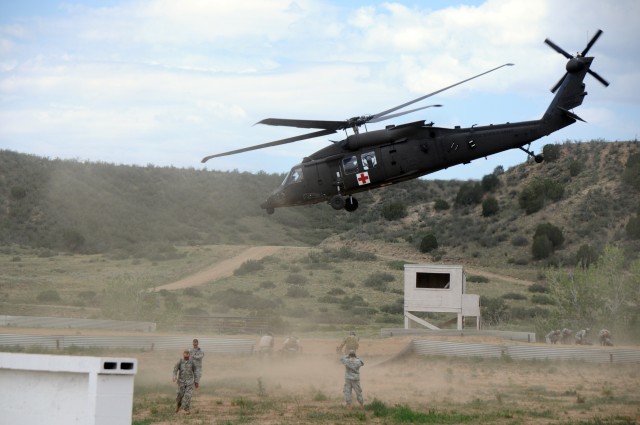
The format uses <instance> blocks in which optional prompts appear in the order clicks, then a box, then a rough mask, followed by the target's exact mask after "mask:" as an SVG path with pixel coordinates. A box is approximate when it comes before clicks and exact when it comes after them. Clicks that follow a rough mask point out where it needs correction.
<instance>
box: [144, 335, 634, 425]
mask: <svg viewBox="0 0 640 425" xmlns="http://www.w3.org/2000/svg"><path fill="white" fill-rule="evenodd" d="M450 339H452V338H450ZM410 341H411V338H410V337H398V338H385V339H375V340H366V341H361V345H360V349H359V350H358V351H359V352H358V355H359V357H361V358H362V360H363V361H364V362H365V366H364V367H363V368H362V369H361V384H362V388H363V392H364V396H365V404H366V405H367V404H369V405H370V404H371V403H372V401H374V400H376V401H379V402H382V403H384V404H385V405H386V406H388V407H393V406H398V405H402V406H408V407H410V408H411V409H413V410H414V411H416V412H423V413H428V412H464V413H465V414H473V415H480V416H479V417H478V419H477V420H473V421H471V422H468V421H465V423H505V424H507V423H508V424H514V423H526V424H531V423H532V424H557V423H567V424H568V423H576V421H587V422H585V423H591V422H588V421H592V420H593V419H594V418H613V417H615V418H623V419H621V421H620V422H602V423H616V424H617V423H638V422H639V421H640V367H639V366H638V365H636V364H631V365H629V364H627V365H621V364H606V365H598V364H587V363H583V362H580V363H570V362H523V361H507V360H486V359H485V360H482V359H461V358H443V357H438V358H427V357H420V356H415V355H413V354H409V355H404V356H396V355H397V354H398V353H400V352H401V351H402V350H403V349H404V348H405V347H407V345H408V344H409V343H410ZM465 341H466V342H470V340H469V339H468V338H467V339H465ZM277 342H280V343H281V342H282V341H277ZM302 342H303V347H304V351H303V353H302V354H301V355H299V356H298V357H296V358H293V359H283V358H282V357H280V356H278V355H275V356H274V357H273V358H271V359H260V358H257V357H251V356H229V355H211V354H209V355H205V361H204V364H203V370H204V373H203V378H202V381H201V387H200V389H198V390H197V391H196V395H195V398H194V401H193V404H192V409H191V410H192V413H191V415H189V416H186V415H184V414H182V413H180V414H175V412H174V411H173V408H174V407H175V404H174V400H173V397H174V394H175V393H174V391H175V388H174V387H173V386H172V385H173V384H171V382H170V375H171V369H172V367H173V364H174V363H175V361H177V360H178V357H179V353H168V352H162V353H142V354H141V355H139V356H136V357H137V358H138V367H139V370H138V375H137V376H136V397H135V399H136V401H135V404H136V405H137V406H138V408H137V409H134V419H136V420H138V421H145V422H140V423H145V424H177V423H197V424H238V423H256V424H301V423H309V424H324V423H361V422H362V421H363V420H364V421H366V422H367V423H393V421H391V422H390V421H389V420H388V418H386V420H385V418H379V417H375V416H374V414H373V413H372V412H371V411H368V410H367V409H365V410H358V409H354V411H351V412H350V411H348V410H346V409H345V408H344V400H343V397H342V385H343V382H344V379H343V377H344V375H343V374H344V367H343V366H342V365H341V364H340V363H339V356H338V355H337V354H336V353H335V347H336V345H337V344H338V343H339V341H336V340H327V339H308V340H306V339H303V340H302ZM483 342H489V341H486V340H484V341H483ZM491 342H495V341H491ZM394 356H396V358H394ZM572 421H573V422H572ZM423 423H425V422H423ZM426 423H458V422H438V421H435V422H426ZM578 423H579V422H578ZM598 423H600V422H598Z"/></svg>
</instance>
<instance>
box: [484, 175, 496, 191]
mask: <svg viewBox="0 0 640 425" xmlns="http://www.w3.org/2000/svg"><path fill="white" fill-rule="evenodd" d="M481 184H482V190H484V191H485V192H493V191H494V190H496V188H497V187H498V186H499V185H500V179H499V178H498V176H497V175H496V174H495V173H493V174H487V175H486V176H484V177H482V183H481Z"/></svg>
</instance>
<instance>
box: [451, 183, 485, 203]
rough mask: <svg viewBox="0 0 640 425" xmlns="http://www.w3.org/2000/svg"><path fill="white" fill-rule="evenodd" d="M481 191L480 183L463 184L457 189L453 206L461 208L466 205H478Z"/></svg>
mask: <svg viewBox="0 0 640 425" xmlns="http://www.w3.org/2000/svg"><path fill="white" fill-rule="evenodd" d="M482 195H483V190H482V186H481V185H480V183H477V182H476V183H473V182H465V183H463V184H462V186H460V189H458V194H457V195H456V201H455V205H456V206H457V207H463V206H467V205H476V204H479V203H480V201H481V200H482Z"/></svg>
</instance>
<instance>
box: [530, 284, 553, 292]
mask: <svg viewBox="0 0 640 425" xmlns="http://www.w3.org/2000/svg"><path fill="white" fill-rule="evenodd" d="M527 291H529V292H533V293H540V294H544V293H547V292H549V287H548V286H547V285H545V284H544V283H534V284H533V285H531V286H529V287H528V288H527Z"/></svg>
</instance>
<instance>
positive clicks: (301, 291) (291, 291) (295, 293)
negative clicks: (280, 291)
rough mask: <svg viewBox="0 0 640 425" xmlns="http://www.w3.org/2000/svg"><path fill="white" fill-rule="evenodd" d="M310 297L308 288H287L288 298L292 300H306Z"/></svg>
mask: <svg viewBox="0 0 640 425" xmlns="http://www.w3.org/2000/svg"><path fill="white" fill-rule="evenodd" d="M308 296H309V291H307V289H306V288H303V287H300V286H290V287H288V288H287V297H291V298H306V297H308Z"/></svg>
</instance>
